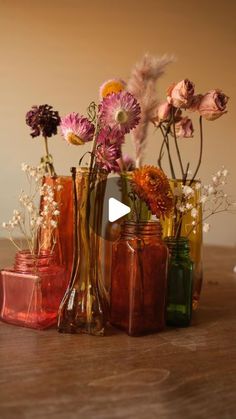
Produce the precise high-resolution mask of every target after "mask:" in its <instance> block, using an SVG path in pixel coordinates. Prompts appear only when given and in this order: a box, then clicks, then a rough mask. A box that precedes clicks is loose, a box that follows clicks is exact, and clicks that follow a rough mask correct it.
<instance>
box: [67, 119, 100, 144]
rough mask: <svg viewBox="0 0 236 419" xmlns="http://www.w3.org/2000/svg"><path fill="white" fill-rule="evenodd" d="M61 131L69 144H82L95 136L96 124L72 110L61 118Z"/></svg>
mask: <svg viewBox="0 0 236 419" xmlns="http://www.w3.org/2000/svg"><path fill="white" fill-rule="evenodd" d="M60 128H61V133H62V135H63V137H64V138H65V140H66V141H67V142H68V143H69V144H74V145H81V144H84V143H86V142H88V141H91V140H92V139H93V136H94V131H95V128H94V125H93V124H92V123H91V122H90V121H89V120H88V118H86V117H85V116H81V115H79V114H78V113H75V112H72V113H70V114H68V115H66V116H65V117H64V118H61V123H60Z"/></svg>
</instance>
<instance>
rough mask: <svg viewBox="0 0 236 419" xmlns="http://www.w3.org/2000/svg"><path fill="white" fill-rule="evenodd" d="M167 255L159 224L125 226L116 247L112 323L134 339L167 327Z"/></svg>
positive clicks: (112, 280)
mask: <svg viewBox="0 0 236 419" xmlns="http://www.w3.org/2000/svg"><path fill="white" fill-rule="evenodd" d="M167 255H168V250H167V247H166V246H165V244H164V243H163V242H162V240H161V226H160V223H159V222H158V221H147V222H139V223H135V222H132V221H127V222H124V223H123V225H122V229H121V235H120V238H119V239H118V240H117V241H116V242H115V243H113V248H112V269H111V272H112V274H111V311H110V322H111V324H112V325H114V326H116V327H119V328H121V329H124V330H125V331H126V332H127V333H128V334H129V335H130V336H139V335H143V334H146V333H152V332H157V331H160V330H162V329H164V327H165V296H166V284H167Z"/></svg>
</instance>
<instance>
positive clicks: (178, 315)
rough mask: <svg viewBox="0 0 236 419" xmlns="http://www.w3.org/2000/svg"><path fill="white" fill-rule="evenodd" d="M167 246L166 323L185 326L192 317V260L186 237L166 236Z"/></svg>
mask: <svg viewBox="0 0 236 419" xmlns="http://www.w3.org/2000/svg"><path fill="white" fill-rule="evenodd" d="M164 241H165V243H166V245H167V246H168V248H169V252H170V255H169V264H168V279H167V301H166V323H167V325H168V326H177V327H186V326H189V325H190V323H191V318H192V293H193V262H192V261H191V259H190V255H189V252H190V247H189V241H188V239H187V238H186V237H179V238H175V237H166V238H165V239H164Z"/></svg>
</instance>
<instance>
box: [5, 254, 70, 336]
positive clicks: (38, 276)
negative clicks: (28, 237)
mask: <svg viewBox="0 0 236 419" xmlns="http://www.w3.org/2000/svg"><path fill="white" fill-rule="evenodd" d="M0 280H1V287H0V288H1V289H2V295H3V301H2V307H1V312H0V319H1V320H4V321H5V322H7V323H11V324H15V325H19V326H25V327H30V328H33V329H45V328H47V327H49V326H52V325H53V324H55V323H56V321H57V313H58V308H59V305H60V302H61V300H62V297H63V295H64V293H65V290H66V285H67V281H66V276H65V269H64V267H62V266H60V265H57V264H56V262H55V256H54V254H50V253H49V252H44V253H42V254H40V255H39V256H34V255H32V254H31V253H30V252H28V251H20V252H18V253H16V257H15V264H14V267H13V268H10V269H3V270H2V271H1V276H0Z"/></svg>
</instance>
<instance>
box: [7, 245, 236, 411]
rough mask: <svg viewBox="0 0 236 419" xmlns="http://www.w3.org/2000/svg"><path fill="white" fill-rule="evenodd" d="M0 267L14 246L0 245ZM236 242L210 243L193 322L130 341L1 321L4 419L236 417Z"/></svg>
mask: <svg viewBox="0 0 236 419" xmlns="http://www.w3.org/2000/svg"><path fill="white" fill-rule="evenodd" d="M0 253H1V257H0V266H1V267H3V266H4V265H8V264H9V263H8V262H9V259H10V258H11V256H12V250H11V251H10V247H9V246H6V244H5V242H4V243H1V244H0ZM234 264H236V249H232V248H228V249H227V248H220V247H209V248H206V249H205V280H204V287H203V291H202V299H201V305H200V308H199V310H198V311H197V312H196V313H195V314H194V319H193V324H192V327H189V328H185V329H168V330H166V331H165V332H163V333H160V334H155V335H150V336H147V337H139V338H131V337H128V336H126V335H125V334H124V333H122V332H117V331H115V330H110V331H109V335H108V336H107V337H104V338H102V337H92V336H79V335H63V334H58V333H57V332H56V330H55V329H50V330H47V331H35V330H30V329H24V328H21V327H15V326H11V325H7V324H4V323H0V384H1V389H0V417H1V418H2V419H5V418H6V419H8V418H9V419H11V418H17V419H21V418H24V419H31V418H33V419H41V418H51V419H54V418H56V419H64V418H65V419H78V418H83V419H87V418H89V419H90V418H95V419H113V418H129V419H132V418H135V419H139V418H142V419H143V418H145V419H149V418H153V419H154V418H155V419H156V418H158V419H159V418H170V419H173V418H175V419H176V418H177V419H178V418H181V419H182V418H185V419H191V418H201V419H202V418H207V419H211V418H212V419H217V418H219V419H224V418H225V419H226V418H227V419H231V418H236V316H235V312H236V274H234V273H233V266H234Z"/></svg>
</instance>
